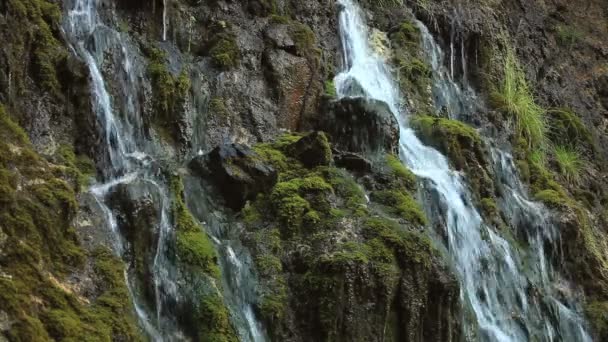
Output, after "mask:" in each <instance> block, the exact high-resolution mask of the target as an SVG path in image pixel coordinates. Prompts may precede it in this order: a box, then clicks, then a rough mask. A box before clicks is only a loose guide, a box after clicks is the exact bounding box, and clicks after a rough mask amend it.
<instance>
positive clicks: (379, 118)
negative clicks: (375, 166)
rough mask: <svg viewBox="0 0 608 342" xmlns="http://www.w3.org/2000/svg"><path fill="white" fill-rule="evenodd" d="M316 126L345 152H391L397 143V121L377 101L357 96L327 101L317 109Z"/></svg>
mask: <svg viewBox="0 0 608 342" xmlns="http://www.w3.org/2000/svg"><path fill="white" fill-rule="evenodd" d="M318 128H319V129H321V130H323V131H325V132H327V133H328V134H329V136H330V139H331V141H332V143H333V144H334V145H335V146H336V148H338V149H343V150H346V151H351V152H374V151H378V150H384V151H387V152H391V153H395V152H397V150H398V146H399V124H398V123H397V120H396V119H395V117H394V116H393V114H392V113H391V110H390V108H389V107H388V105H387V104H386V103H384V102H381V101H376V100H367V99H365V98H361V97H355V98H344V99H341V100H338V101H331V102H329V103H327V104H325V106H324V108H323V109H322V110H321V114H320V117H319V118H318Z"/></svg>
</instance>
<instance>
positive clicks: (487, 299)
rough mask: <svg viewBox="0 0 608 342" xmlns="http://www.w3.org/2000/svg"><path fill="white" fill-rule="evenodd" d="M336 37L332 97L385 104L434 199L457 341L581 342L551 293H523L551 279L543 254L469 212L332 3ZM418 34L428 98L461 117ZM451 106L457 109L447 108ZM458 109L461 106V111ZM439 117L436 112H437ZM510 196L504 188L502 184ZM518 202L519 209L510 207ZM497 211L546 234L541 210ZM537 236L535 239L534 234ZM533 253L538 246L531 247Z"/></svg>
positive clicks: (453, 89) (454, 95)
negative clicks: (430, 74)
mask: <svg viewBox="0 0 608 342" xmlns="http://www.w3.org/2000/svg"><path fill="white" fill-rule="evenodd" d="M339 3H340V4H341V6H342V9H341V13H340V18H339V21H340V36H341V40H342V47H343V64H344V70H343V72H342V73H340V74H339V75H337V76H336V78H335V80H334V81H335V84H336V88H337V92H338V96H339V97H346V96H357V95H359V94H349V90H350V89H352V87H350V86H349V85H350V84H352V83H353V82H356V83H358V84H359V85H360V86H361V87H362V88H363V90H364V91H365V96H366V97H368V98H371V99H375V100H380V101H384V102H386V103H387V104H388V105H389V107H390V108H391V110H392V112H393V114H394V115H395V118H396V119H397V121H398V122H399V127H400V156H401V159H402V160H403V162H404V163H405V164H406V165H407V166H408V167H409V168H410V169H411V170H412V171H413V172H414V173H415V174H416V175H417V176H418V177H419V178H420V179H423V180H425V182H424V183H425V184H427V186H429V187H431V189H430V190H431V191H432V192H434V193H435V194H436V196H433V198H429V199H428V200H431V201H436V202H438V203H434V205H433V208H442V209H439V210H435V212H432V215H434V216H435V217H431V220H432V221H433V220H436V221H442V222H444V223H445V229H446V232H445V233H446V235H447V242H446V249H447V251H448V253H449V256H450V258H451V261H452V263H453V266H454V269H455V270H456V273H457V275H458V278H459V280H460V285H461V301H462V304H463V307H464V308H465V310H469V311H470V312H471V313H472V316H473V319H472V320H466V321H464V322H463V323H464V325H465V336H466V338H467V339H468V340H478V341H505V342H506V341H508V342H515V341H530V340H533V341H588V340H589V336H588V335H587V333H586V332H585V329H584V322H583V320H582V319H581V317H580V316H579V315H578V314H577V312H576V311H575V310H572V309H571V305H572V303H563V302H560V301H558V300H557V299H556V297H555V296H552V294H551V293H554V292H549V293H542V291H539V292H538V295H537V294H536V292H535V294H534V295H533V294H531V291H530V289H531V288H537V289H541V288H542V289H547V288H549V287H551V286H552V282H553V283H554V282H555V281H558V277H557V276H556V275H555V274H554V273H553V272H549V271H548V270H549V267H548V262H547V261H546V258H545V256H544V251H543V250H542V249H541V250H538V249H536V250H534V248H535V247H532V248H531V250H534V252H536V253H537V256H536V257H532V258H530V257H529V256H528V255H524V254H525V252H523V251H521V250H520V249H519V248H518V247H517V246H514V245H513V242H512V241H510V239H507V238H505V237H503V236H501V234H499V233H498V231H497V230H495V229H493V228H492V227H490V226H488V225H487V224H485V223H484V221H483V219H482V217H481V215H480V214H479V212H478V210H477V209H476V208H475V206H474V205H473V204H472V203H474V201H473V200H472V196H471V194H470V192H469V190H468V189H467V185H466V179H464V178H463V176H462V175H461V174H460V173H458V172H455V171H454V170H452V169H451V168H450V165H449V163H448V160H447V159H446V158H445V157H444V156H443V155H442V154H441V153H439V152H438V151H436V150H435V149H433V148H430V147H428V146H425V145H424V144H422V143H421V141H420V140H419V139H418V138H417V137H416V135H415V134H414V131H413V130H412V129H411V128H410V127H409V126H408V121H407V116H408V113H407V110H406V108H403V107H402V106H401V103H404V101H401V95H400V92H399V89H398V87H397V86H396V84H395V82H394V81H393V79H392V74H391V70H390V68H389V67H388V66H387V64H386V63H385V61H384V60H383V58H382V57H381V56H378V55H376V54H375V53H374V52H373V50H372V49H370V47H369V45H368V28H367V26H366V24H365V22H364V20H363V19H362V14H361V11H360V9H359V7H358V6H357V4H356V3H355V2H354V0H339ZM417 25H418V26H419V27H420V28H421V31H422V34H423V44H424V45H425V47H426V48H427V51H428V52H430V53H429V59H430V60H431V64H432V66H433V67H434V75H435V76H434V77H435V86H434V95H435V97H436V103H437V104H438V105H440V106H451V108H448V111H452V112H454V113H455V114H458V113H461V112H462V111H464V110H466V109H467V106H468V104H469V102H468V101H469V100H470V98H474V97H469V98H467V99H463V98H462V96H463V95H462V94H463V93H464V92H462V91H461V89H460V88H459V87H458V85H457V84H456V82H455V81H454V80H453V73H451V72H448V71H447V70H444V69H442V68H443V67H444V66H443V62H442V60H443V55H442V54H441V51H440V49H439V48H438V46H437V45H436V44H435V43H434V41H433V40H432V37H431V36H430V34H428V30H426V28H425V27H424V25H422V23H417ZM454 104H458V108H455V105H454ZM462 104H466V105H465V106H463V105H462ZM438 109H439V108H438ZM498 167H499V169H500V170H501V172H505V173H509V174H510V178H511V179H514V178H515V179H516V173H513V172H514V170H513V169H512V168H508V167H507V166H506V164H504V163H503V164H498ZM501 185H503V186H504V187H505V189H507V191H511V193H512V194H516V192H515V191H514V190H513V189H512V188H511V186H512V184H502V183H501ZM518 200H519V201H518ZM501 202H502V203H504V205H502V206H501V207H503V208H504V209H505V210H506V209H507V208H510V209H512V210H518V211H519V212H521V213H522V215H524V216H526V217H528V219H529V220H531V221H528V223H530V222H536V223H535V224H537V225H538V226H539V227H541V226H542V227H546V225H547V220H546V214H545V212H544V209H542V206H539V205H537V204H535V203H532V202H530V201H527V200H525V196H523V195H522V194H520V195H513V196H505V198H503V199H501ZM537 231H542V228H538V229H537ZM530 234H531V236H532V240H536V241H539V242H538V243H541V242H542V241H544V239H551V236H548V235H550V233H547V234H548V235H542V236H541V235H538V234H536V233H534V232H531V233H530ZM537 247H538V245H537ZM524 258H526V259H527V261H533V262H534V263H535V264H534V265H533V267H534V269H535V270H536V272H538V273H539V274H540V276H539V277H537V278H538V279H535V278H534V277H530V276H529V275H528V273H527V272H526V270H524V264H523V259H524ZM546 303H550V304H552V306H551V307H552V308H556V309H557V311H556V310H551V309H549V310H547V309H546V308H545V307H544V304H546Z"/></svg>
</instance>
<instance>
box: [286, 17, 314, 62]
mask: <svg viewBox="0 0 608 342" xmlns="http://www.w3.org/2000/svg"><path fill="white" fill-rule="evenodd" d="M290 33H291V36H292V38H293V40H294V43H295V46H296V51H297V53H298V54H299V55H300V56H311V54H312V52H313V49H314V46H315V34H314V32H313V31H312V29H311V28H310V27H309V26H308V25H306V24H303V23H300V22H298V21H292V22H291V24H290Z"/></svg>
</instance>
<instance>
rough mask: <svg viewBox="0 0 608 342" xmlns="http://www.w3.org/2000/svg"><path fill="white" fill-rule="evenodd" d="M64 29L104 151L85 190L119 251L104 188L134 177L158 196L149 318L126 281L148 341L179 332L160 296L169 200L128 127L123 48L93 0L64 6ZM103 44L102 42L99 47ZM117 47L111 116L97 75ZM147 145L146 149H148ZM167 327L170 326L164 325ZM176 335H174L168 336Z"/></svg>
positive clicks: (133, 112) (131, 108)
mask: <svg viewBox="0 0 608 342" xmlns="http://www.w3.org/2000/svg"><path fill="white" fill-rule="evenodd" d="M65 31H66V34H67V35H68V38H69V41H70V44H71V47H72V48H73V49H74V51H75V52H76V53H77V54H78V55H79V56H80V57H81V58H82V59H83V60H84V62H85V63H86V65H87V67H88V68H89V73H90V76H91V81H92V85H91V92H92V97H93V98H92V107H93V112H94V113H95V114H96V115H97V118H98V122H99V123H100V124H101V128H102V130H103V135H104V142H105V144H106V151H107V153H108V155H109V159H110V160H109V168H108V169H107V170H104V174H103V176H104V182H103V183H101V184H97V185H94V186H92V187H91V189H90V193H91V194H92V195H93V196H94V198H95V200H96V202H97V204H98V205H99V207H100V210H101V212H103V213H104V214H105V216H106V221H107V224H108V226H109V227H110V229H111V231H112V232H113V234H114V236H115V246H114V247H115V250H116V252H117V254H119V255H122V253H123V252H124V250H125V245H126V243H125V241H124V239H123V237H122V236H121V234H120V232H119V227H118V224H117V219H116V217H115V214H114V213H113V212H112V210H111V209H110V208H109V207H108V204H107V203H106V197H107V195H108V193H109V191H110V190H112V189H113V188H115V187H116V186H118V185H121V184H131V185H132V184H134V183H135V182H136V181H139V182H142V184H146V185H148V186H151V187H152V188H153V189H155V191H156V192H157V195H158V196H159V197H160V199H161V204H160V208H161V209H160V211H161V212H160V217H161V218H160V222H159V232H158V245H157V246H156V252H155V256H154V263H153V266H152V269H153V282H154V289H155V298H156V303H155V305H156V312H155V314H154V316H153V317H151V315H150V314H149V313H148V312H147V310H146V309H145V308H144V306H143V305H142V304H141V303H140V302H139V300H138V296H137V295H136V294H135V290H134V287H133V281H132V279H131V276H130V275H129V274H128V272H127V274H126V280H127V285H128V287H129V291H130V293H131V295H132V296H131V297H132V300H133V304H134V306H135V312H136V313H137V315H138V316H139V320H140V323H141V326H142V327H143V328H144V330H145V332H146V333H147V335H148V336H149V337H150V338H151V339H152V340H154V341H163V340H164V339H165V338H166V337H167V336H171V335H175V336H179V335H180V333H179V332H177V331H176V330H175V328H173V327H172V326H173V325H172V324H168V323H167V324H163V323H162V322H161V321H162V318H161V317H162V310H163V306H162V303H163V299H162V297H163V296H166V295H167V294H168V293H174V292H175V287H176V286H175V284H174V283H173V281H172V277H171V276H170V273H171V272H172V271H171V270H170V269H169V266H168V262H167V260H166V255H165V253H164V252H165V243H166V239H167V237H168V235H169V234H170V231H171V226H170V224H169V221H168V216H169V210H170V200H169V197H168V195H167V192H166V189H165V188H164V186H163V185H161V184H162V183H161V182H160V181H158V180H157V178H158V177H157V175H156V174H155V172H154V170H153V168H152V167H151V165H152V161H153V158H152V157H151V156H149V155H148V154H147V153H146V152H143V151H144V150H145V149H147V148H148V147H147V146H143V145H144V144H142V143H141V141H138V140H141V139H138V136H137V134H136V133H135V132H138V131H142V127H134V125H133V124H134V123H135V124H140V123H141V120H139V119H136V118H138V116H139V115H140V113H139V111H138V108H136V106H135V105H134V99H133V96H132V94H133V93H135V92H136V91H137V89H136V88H137V84H134V83H133V81H134V80H135V79H136V77H135V76H134V75H132V73H133V72H134V71H133V70H132V65H133V63H132V62H131V61H130V59H129V55H128V53H127V52H128V49H129V48H128V47H127V46H126V43H125V39H124V38H123V36H122V35H121V34H120V33H118V32H116V31H115V30H112V29H111V28H109V27H107V26H105V25H104V24H103V23H102V22H101V21H99V19H98V14H97V3H96V1H95V0H75V1H74V3H73V4H72V7H71V8H68V13H67V20H66V25H65ZM104 44H105V45H104ZM110 45H112V46H114V47H118V48H119V50H120V51H121V52H122V57H123V60H122V68H123V70H122V72H124V73H125V74H126V75H127V77H125V79H126V80H127V81H126V83H127V84H125V86H126V87H125V89H123V90H124V94H125V97H126V98H125V103H126V104H127V105H126V109H127V113H126V115H125V118H118V117H116V116H115V115H114V109H113V106H112V101H111V97H110V95H109V94H108V91H107V89H106V84H105V80H104V77H103V75H102V74H101V72H100V66H99V65H100V59H101V57H100V56H102V55H103V50H104V48H107V47H108V46H110ZM148 149H149V148H148ZM170 326H171V327H170ZM174 338H176V337H174Z"/></svg>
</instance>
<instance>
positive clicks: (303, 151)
mask: <svg viewBox="0 0 608 342" xmlns="http://www.w3.org/2000/svg"><path fill="white" fill-rule="evenodd" d="M287 150H288V151H289V154H290V155H291V156H293V157H295V158H297V159H299V160H300V161H301V162H302V164H304V165H305V166H306V167H308V168H313V167H315V166H320V165H329V163H330V162H331V148H330V147H329V141H328V140H327V136H326V135H325V133H323V132H312V133H310V134H309V135H307V136H305V137H303V138H301V139H300V140H298V141H296V142H294V143H293V144H291V145H289V146H288V147H287Z"/></svg>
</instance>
